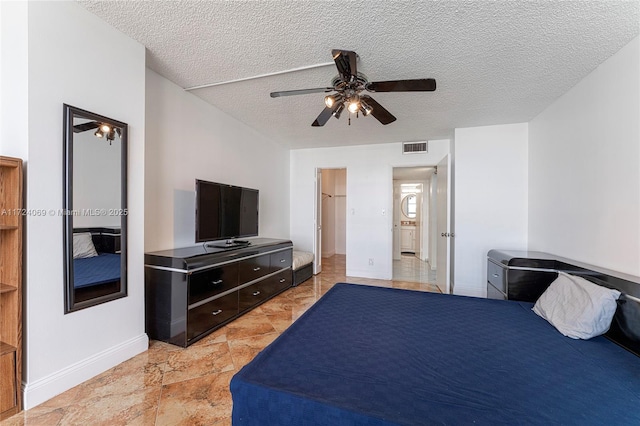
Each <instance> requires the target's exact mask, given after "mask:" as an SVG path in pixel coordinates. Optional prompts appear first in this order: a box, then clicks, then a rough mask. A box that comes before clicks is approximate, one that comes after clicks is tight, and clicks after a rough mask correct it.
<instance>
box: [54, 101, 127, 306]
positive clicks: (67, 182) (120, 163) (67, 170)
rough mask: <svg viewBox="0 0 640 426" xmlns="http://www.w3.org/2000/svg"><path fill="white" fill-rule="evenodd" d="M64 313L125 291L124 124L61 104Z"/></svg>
mask: <svg viewBox="0 0 640 426" xmlns="http://www.w3.org/2000/svg"><path fill="white" fill-rule="evenodd" d="M64 133H65V134H64V186H63V191H64V196H63V210H62V212H63V216H64V255H65V313H69V312H73V311H77V310H80V309H84V308H87V307H90V306H94V305H97V304H100V303H104V302H108V301H110V300H114V299H118V298H120V297H125V296H126V295H127V285H126V276H127V274H126V271H127V256H126V246H127V244H126V236H127V232H126V229H127V204H126V201H127V187H126V182H127V155H126V154H127V124H126V123H122V122H119V121H116V120H112V119H110V118H107V117H104V116H101V115H98V114H94V113H91V112H88V111H84V110H81V109H79V108H75V107H72V106H69V105H64Z"/></svg>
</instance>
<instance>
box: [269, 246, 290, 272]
mask: <svg viewBox="0 0 640 426" xmlns="http://www.w3.org/2000/svg"><path fill="white" fill-rule="evenodd" d="M292 258H293V254H292V251H291V250H284V251H279V252H276V253H273V254H272V255H271V272H275V271H278V270H280V269H282V268H289V267H290V266H291V263H292Z"/></svg>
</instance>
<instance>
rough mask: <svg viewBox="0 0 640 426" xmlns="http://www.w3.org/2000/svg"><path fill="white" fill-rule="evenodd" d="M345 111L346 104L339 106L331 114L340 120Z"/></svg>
mask: <svg viewBox="0 0 640 426" xmlns="http://www.w3.org/2000/svg"><path fill="white" fill-rule="evenodd" d="M343 110H344V103H341V104H340V105H338V107H337V108H336V109H335V110H334V111H333V112H332V113H331V115H333V116H334V117H335V118H340V114H342V111H343Z"/></svg>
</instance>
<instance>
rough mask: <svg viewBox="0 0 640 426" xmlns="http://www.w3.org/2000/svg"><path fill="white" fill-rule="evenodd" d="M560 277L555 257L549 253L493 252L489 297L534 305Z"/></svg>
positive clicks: (488, 263)
mask: <svg viewBox="0 0 640 426" xmlns="http://www.w3.org/2000/svg"><path fill="white" fill-rule="evenodd" d="M557 277H558V271H557V270H556V258H554V257H553V256H552V255H550V254H547V253H541V252H534V251H531V252H527V251H506V250H504V251H503V250H490V251H489V253H488V254H487V298H488V299H508V300H519V301H523V302H535V301H536V300H538V298H539V297H540V295H541V294H542V293H544V291H545V290H546V289H547V287H549V284H551V283H552V282H553V280H555V279H556V278H557Z"/></svg>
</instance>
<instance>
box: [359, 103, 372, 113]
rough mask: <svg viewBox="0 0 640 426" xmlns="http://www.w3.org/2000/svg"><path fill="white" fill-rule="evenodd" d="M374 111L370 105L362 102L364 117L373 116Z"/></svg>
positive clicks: (361, 108)
mask: <svg viewBox="0 0 640 426" xmlns="http://www.w3.org/2000/svg"><path fill="white" fill-rule="evenodd" d="M372 111H373V108H372V107H371V105H369V104H368V103H366V102H365V101H360V112H362V115H364V116H365V117H366V116H367V115H369V114H371V112H372Z"/></svg>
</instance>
